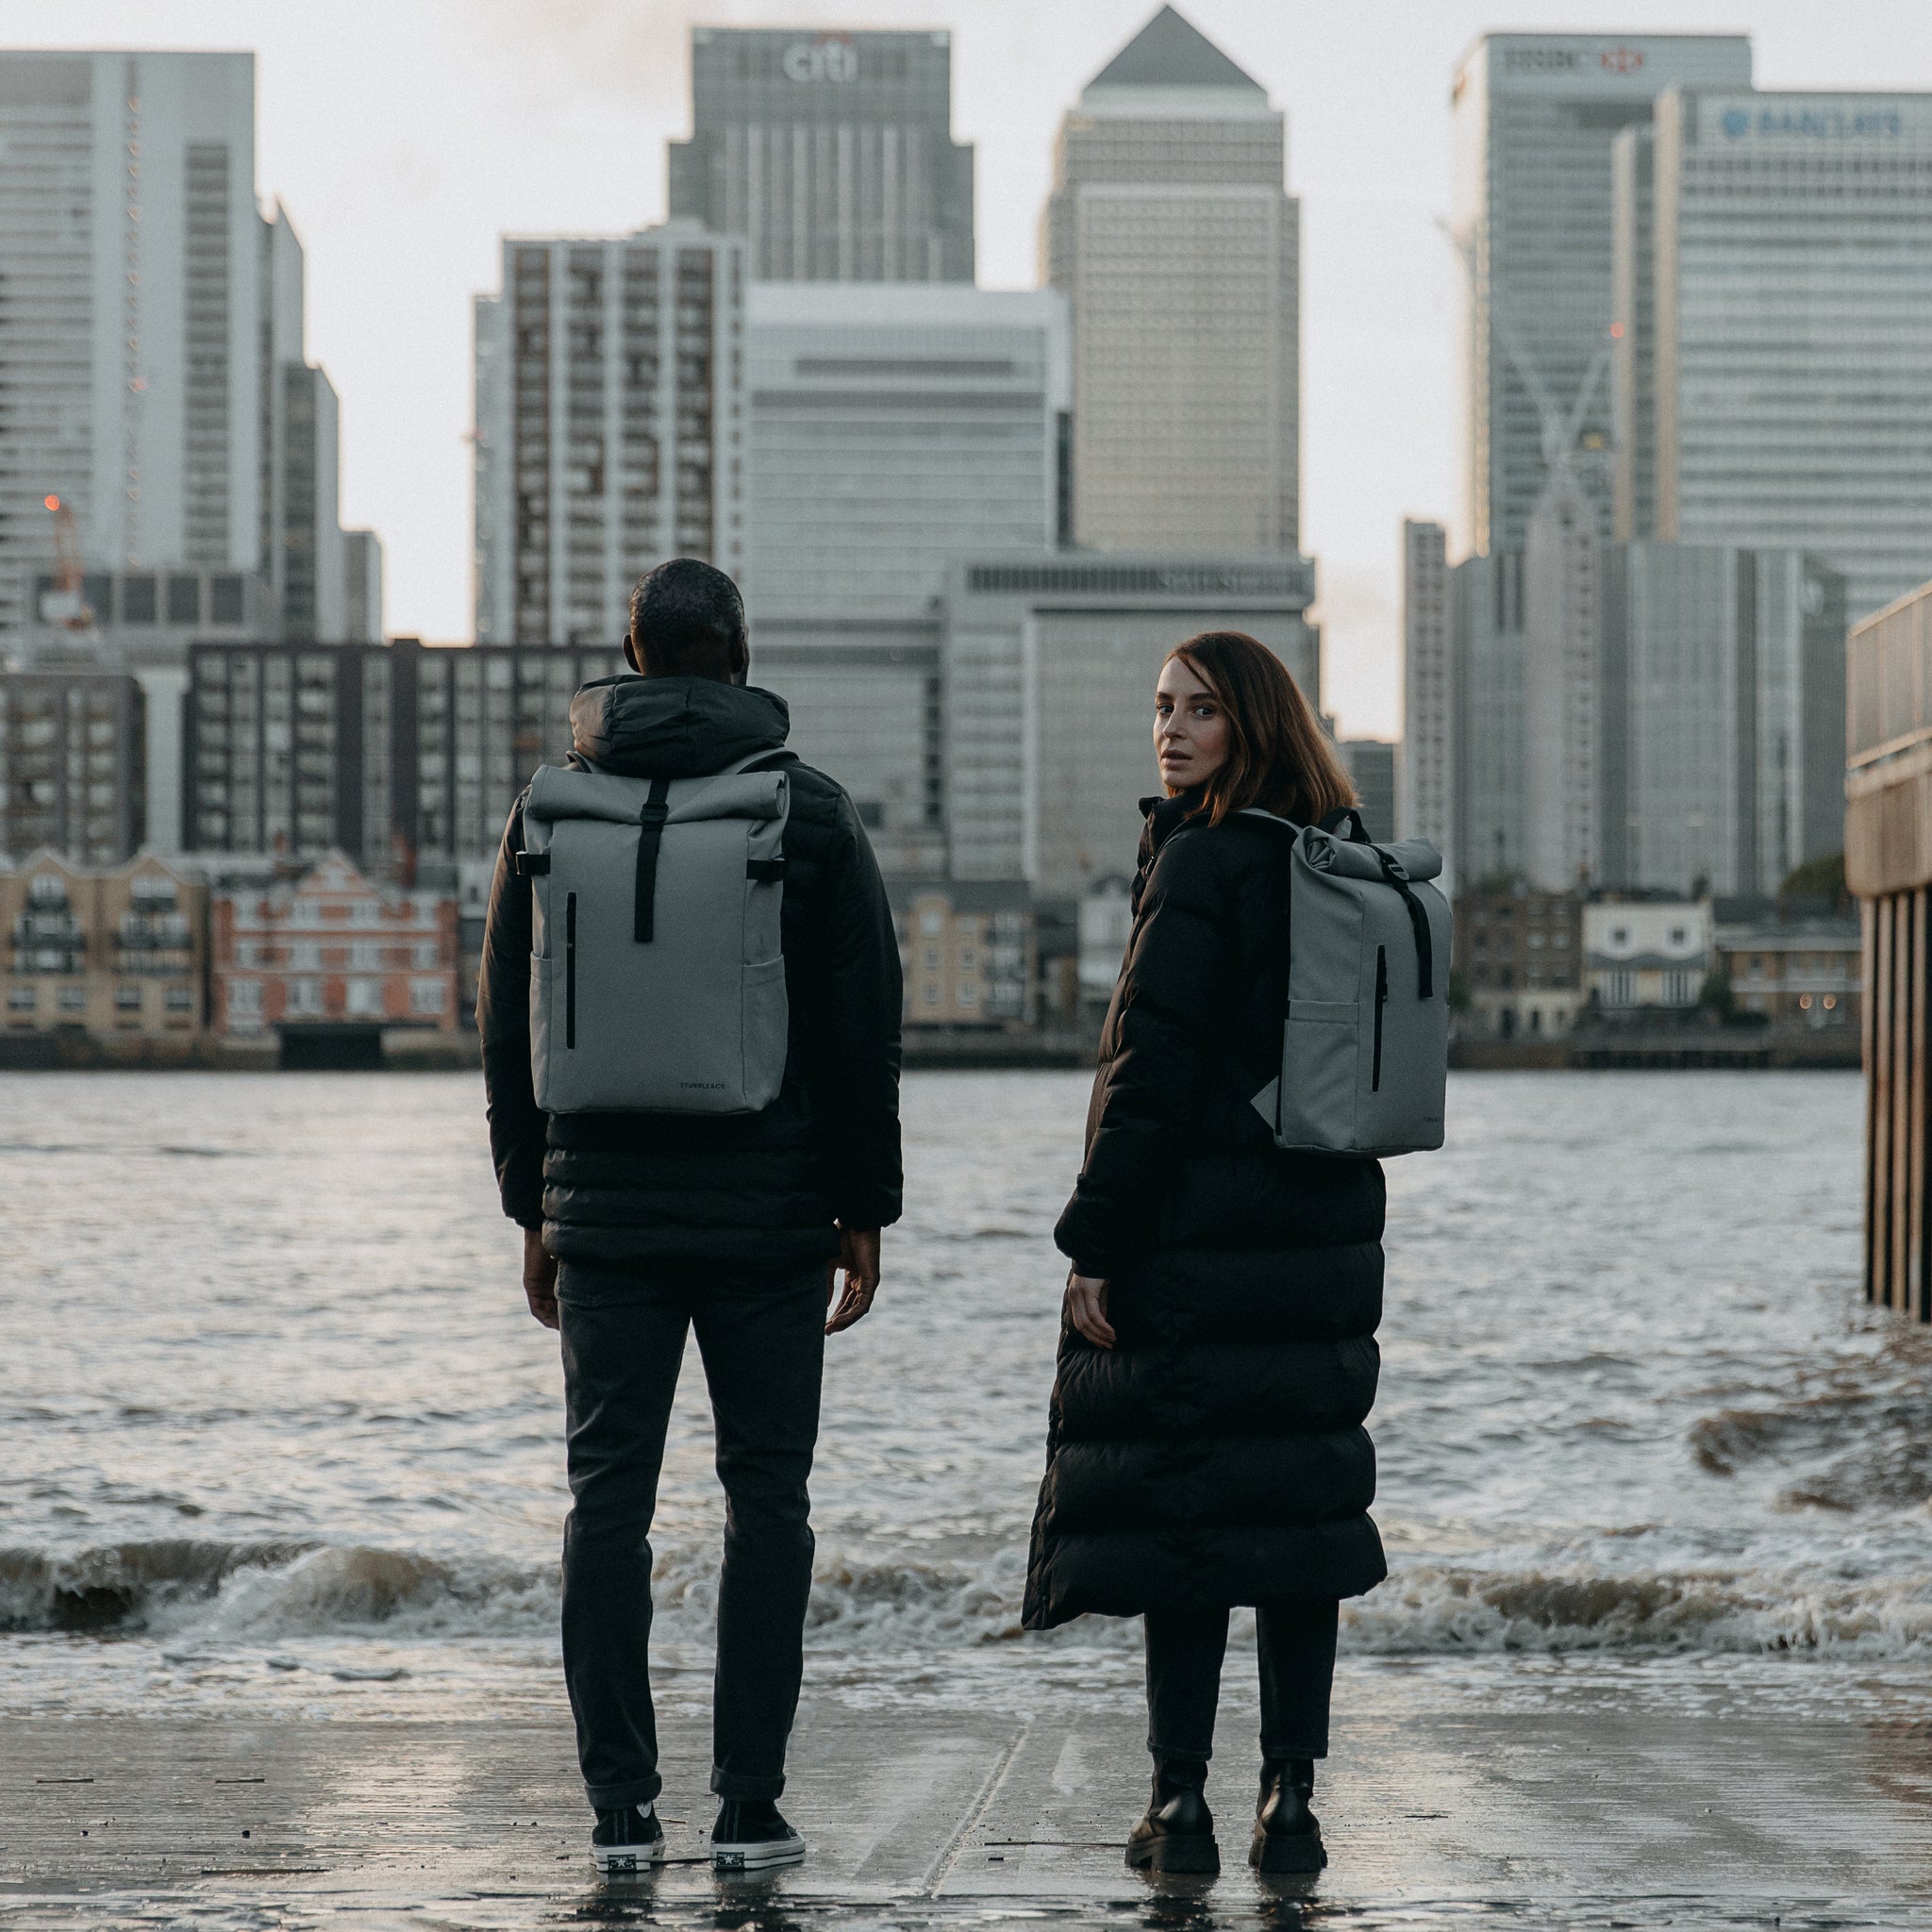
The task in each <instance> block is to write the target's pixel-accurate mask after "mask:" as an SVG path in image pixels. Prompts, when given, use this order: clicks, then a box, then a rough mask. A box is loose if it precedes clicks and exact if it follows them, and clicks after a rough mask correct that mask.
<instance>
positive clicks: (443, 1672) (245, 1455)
mask: <svg viewBox="0 0 1932 1932" xmlns="http://www.w3.org/2000/svg"><path fill="white" fill-rule="evenodd" d="M1085 1095H1086V1081H1085V1078H1084V1076H1080V1075H1074V1074H914V1075H912V1076H909V1077H908V1081H907V1083H906V1093H905V1112H906V1123H907V1157H908V1180H909V1186H908V1200H909V1203H910V1206H909V1208H908V1214H907V1217H906V1220H905V1222H904V1223H903V1224H901V1225H900V1226H899V1227H897V1228H895V1229H893V1230H891V1233H890V1234H889V1235H888V1237H887V1241H886V1280H885V1286H884V1288H883V1289H882V1291H881V1293H880V1297H879V1301H878V1306H877V1309H876V1312H875V1313H874V1315H873V1316H872V1318H871V1319H869V1320H868V1321H866V1322H864V1323H863V1324H860V1325H859V1326H858V1328H857V1329H855V1330H854V1331H852V1332H851V1333H850V1334H849V1335H847V1336H844V1337H842V1338H839V1339H837V1340H835V1341H834V1342H833V1343H832V1345H831V1347H830V1350H829V1362H828V1373H827V1382H826V1392H825V1409H824V1436H823V1441H822V1448H821V1454H820V1457H819V1464H818V1473H817V1475H816V1479H815V1482H814V1499H815V1521H816V1524H817V1528H818V1536H819V1558H818V1582H817V1587H816V1591H815V1594H814V1599H813V1606H812V1613H811V1614H812V1627H811V1632H810V1640H809V1641H810V1645H811V1653H812V1657H811V1666H810V1670H811V1684H812V1686H813V1688H814V1689H815V1690H816V1691H818V1692H819V1693H821V1694H833V1695H836V1696H839V1697H842V1698H846V1699H851V1700H858V1701H862V1702H863V1701H890V1702H893V1703H899V1704H905V1703H911V1704H915V1705H916V1704H921V1703H935V1704H959V1703H986V1702H989V1701H991V1702H995V1703H999V1704H1001V1705H1005V1706H1008V1707H1018V1708H1027V1707H1037V1706H1038V1705H1040V1704H1041V1702H1042V1701H1047V1700H1051V1699H1053V1698H1055V1697H1057V1696H1059V1695H1063V1694H1066V1695H1071V1694H1074V1693H1076V1692H1082V1693H1091V1691H1093V1690H1094V1689H1096V1688H1098V1687H1111V1689H1112V1690H1113V1691H1117V1692H1118V1693H1119V1694H1122V1695H1129V1694H1131V1691H1132V1687H1133V1685H1134V1683H1135V1681H1136V1667H1137V1657H1136V1651H1135V1647H1134V1641H1133V1638H1134V1632H1133V1629H1132V1627H1131V1626H1125V1625H1123V1624H1119V1623H1115V1622H1109V1621H1107V1620H1098V1619H1088V1620H1085V1621H1084V1622H1082V1623H1080V1624H1074V1625H1073V1626H1072V1627H1071V1628H1069V1629H1067V1630H1065V1631H1062V1632H1058V1633H1056V1634H1055V1635H1054V1636H1052V1637H1050V1638H1039V1637H1031V1636H1023V1635H1022V1634H1021V1633H1020V1632H1019V1630H1018V1628H1017V1624H1018V1615H1019V1598H1020V1588H1021V1579H1022V1573H1023V1568H1024V1550H1025V1537H1026V1528H1027V1524H1028V1519H1029V1517H1030V1513H1031V1510H1032V1507H1033V1500H1034V1491H1035V1486H1036V1484H1037V1482H1038V1479H1039V1474H1040V1466H1041V1442H1042V1436H1043V1431H1044V1421H1045V1411H1046V1398H1047V1391H1048V1389H1049V1386H1050V1384H1051V1380H1052V1356H1053V1346H1054V1340H1055V1334H1056V1326H1057V1317H1058V1296H1059V1285H1060V1281H1061V1279H1062V1274H1063V1264H1062V1263H1059V1262H1058V1260H1057V1258H1056V1257H1055V1255H1054V1252H1053V1250H1052V1247H1051V1243H1050V1241H1049V1239H1048V1232H1047V1231H1048V1229H1049V1228H1050V1227H1051V1224H1052V1222H1053V1220H1054V1217H1055V1215H1056V1213H1057V1212H1058V1208H1059V1206H1060V1204H1061V1202H1062V1200H1063V1198H1064V1195H1065V1193H1066V1190H1067V1186H1068V1182H1069V1180H1070V1178H1071V1176H1072V1174H1073V1171H1074V1165H1075V1163H1076V1159H1077V1147H1078V1135H1079V1130H1080V1124H1081V1119H1082V1114H1083V1111H1084V1106H1085ZM1859 1162H1860V1153H1859V1088H1858V1082H1857V1076H1856V1075H1840V1074H1627V1075H1625V1074H1517V1075H1507V1074H1496V1075H1485V1074H1461V1075H1457V1077H1456V1079H1455V1081H1454V1083H1453V1086H1452V1090H1451V1099H1450V1140H1449V1145H1448V1147H1447V1148H1446V1149H1445V1150H1444V1151H1443V1152H1442V1153H1441V1154H1438V1155H1433V1156H1418V1157H1411V1158H1407V1159H1405V1160H1401V1161H1397V1162H1393V1163H1391V1167H1390V1196H1391V1198H1390V1229H1389V1296H1388V1312H1387V1316H1386V1319H1385V1323H1384V1326H1383V1331H1382V1341H1383V1347H1384V1372H1383V1382H1382V1396H1381V1400H1380V1403H1379V1405H1378V1407H1377V1409H1376V1413H1375V1416H1374V1419H1373V1421H1372V1424H1371V1426H1372V1429H1373V1431H1374V1436H1375V1441H1376V1445H1377V1449H1378V1453H1379V1457H1380V1466H1381V1494H1380V1501H1379V1503H1378V1506H1377V1508H1376V1515H1377V1518H1378V1520H1379V1521H1380V1523H1381V1524H1382V1527H1383V1532H1384V1536H1385V1538H1386V1540H1387V1542H1388V1545H1389V1550H1390V1556H1391V1564H1392V1571H1393V1574H1391V1579H1390V1581H1389V1582H1388V1583H1387V1584H1386V1585H1384V1586H1383V1588H1382V1589H1380V1590H1378V1591H1375V1592H1374V1594H1373V1595H1372V1596H1370V1597H1369V1598H1367V1599H1365V1600H1364V1601H1362V1602H1360V1603H1357V1604H1355V1605H1352V1606H1350V1607H1348V1610H1347V1612H1346V1615H1345V1622H1344V1633H1343V1640H1342V1641H1343V1647H1344V1652H1345V1659H1344V1665H1343V1670H1344V1674H1346V1672H1348V1671H1350V1670H1374V1669H1420V1670H1426V1671H1429V1672H1431V1673H1433V1674H1434V1676H1435V1678H1436V1680H1437V1681H1438V1682H1439V1684H1448V1685H1450V1686H1451V1687H1454V1686H1457V1685H1460V1686H1463V1687H1465V1690H1466V1692H1467V1694H1469V1695H1471V1696H1480V1697H1481V1698H1483V1699H1484V1700H1485V1701H1487V1702H1491V1703H1494V1702H1495V1701H1496V1700H1498V1699H1504V1700H1507V1699H1509V1698H1518V1699H1521V1698H1534V1697H1535V1696H1536V1695H1537V1694H1539V1690H1538V1687H1539V1686H1540V1685H1546V1684H1547V1683H1548V1682H1550V1681H1551V1680H1552V1678H1553V1677H1561V1678H1562V1679H1563V1680H1564V1681H1565V1682H1566V1683H1567V1684H1571V1685H1574V1683H1576V1682H1578V1681H1582V1680H1584V1679H1588V1678H1590V1676H1591V1673H1595V1674H1596V1675H1597V1677H1598V1678H1599V1679H1601V1678H1602V1677H1603V1674H1605V1673H1610V1674H1615V1673H1617V1672H1625V1673H1628V1672H1637V1673H1640V1674H1644V1675H1645V1676H1646V1678H1647V1680H1650V1681H1656V1680H1657V1679H1658V1678H1659V1677H1661V1678H1662V1679H1665V1680H1668V1681H1670V1682H1673V1683H1676V1684H1678V1685H1679V1686H1680V1687H1681V1688H1682V1689H1683V1691H1684V1694H1685V1695H1686V1696H1687V1697H1690V1698H1691V1699H1692V1700H1693V1701H1702V1702H1704V1703H1705V1704H1707V1703H1708V1701H1709V1699H1710V1698H1711V1697H1712V1696H1721V1695H1722V1691H1723V1687H1724V1685H1725V1684H1726V1683H1729V1682H1734V1681H1736V1680H1737V1679H1738V1678H1739V1676H1740V1674H1748V1676H1749V1677H1750V1679H1751V1681H1752V1684H1753V1687H1754V1694H1759V1693H1761V1692H1762V1691H1763V1689H1764V1687H1765V1686H1766V1685H1767V1684H1768V1685H1770V1686H1771V1687H1772V1688H1773V1690H1774V1691H1775V1692H1776V1693H1777V1694H1779V1695H1783V1696H1787V1697H1789V1699H1790V1703H1791V1707H1792V1708H1793V1709H1796V1708H1799V1707H1803V1706H1806V1705H1807V1704H1823V1705H1828V1706H1830V1707H1833V1708H1839V1707H1844V1706H1845V1705H1846V1704H1847V1703H1851V1704H1854V1705H1856V1704H1857V1703H1859V1702H1860V1701H1861V1700H1866V1699H1873V1698H1882V1699H1884V1700H1885V1701H1886V1702H1888V1703H1889V1704H1895V1702H1896V1700H1898V1699H1899V1698H1907V1699H1911V1698H1914V1697H1917V1696H1919V1695H1921V1694H1922V1692H1921V1689H1920V1687H1921V1686H1922V1685H1923V1684H1924V1680H1925V1672H1924V1665H1925V1663H1926V1662H1927V1661H1928V1660H1932V1550H1928V1543H1927V1538H1926V1531H1927V1526H1928V1520H1927V1498H1928V1495H1932V1406H1928V1404H1927V1402H1926V1400H1925V1398H1924V1394H1923V1392H1922V1391H1923V1388H1924V1371H1925V1369H1926V1366H1927V1364H1928V1361H1932V1338H1928V1337H1927V1336H1926V1335H1924V1334H1923V1333H1921V1332H1919V1331H1916V1330H1913V1329H1911V1328H1909V1327H1907V1326H1905V1325H1903V1324H1898V1323H1896V1322H1895V1321H1893V1320H1891V1319H1890V1318H1885V1317H1880V1316H1877V1315H1874V1314H1873V1313H1872V1312H1870V1311H1868V1310H1867V1309H1866V1308H1865V1307H1863V1305H1862V1303H1861V1301H1860V1299H1859V1291H1858V1272H1857V1271H1858V1191H1859ZM0 1181H4V1186H0V1255H4V1256H5V1257H6V1259H7V1264H8V1265H7V1277H8V1278H7V1281H6V1286H5V1293H4V1296H0V1632H4V1633H6V1634H5V1635H4V1636H0V1711H4V1712H7V1713H10V1714H16V1715H18V1714H26V1713H34V1714H61V1713H72V1714H86V1713H129V1712H153V1713H173V1714H181V1713H207V1714H210V1715H214V1714H225V1715H240V1714H242V1713H244V1712H245V1713H249V1714H264V1715H265V1714H273V1713H275V1712H277V1711H287V1712H291V1713H292V1712H306V1713H311V1714H331V1715H338V1716H344V1717H353V1716H378V1715H381V1716H436V1717H450V1716H479V1715H490V1714H492V1713H502V1714H509V1713H519V1714H526V1713H534V1712H537V1711H540V1710H541V1711H543V1712H555V1711H557V1710H558V1708H559V1707H560V1684H559V1677H558V1651H557V1641H556V1612H557V1577H556V1549H557V1544H558V1532H559V1527H560V1524H561V1521H562V1517H563V1513H564V1509H565V1507H566V1501H567V1499H566V1492H565V1490H564V1487H563V1482H562V1457H561V1447H560V1408H561V1390H560V1374H559V1371H558V1355H557V1342H556V1338H555V1336H554V1335H552V1334H550V1333H549V1332H547V1331H545V1330H542V1329H541V1328H539V1327H538V1326H537V1325H536V1324H534V1323H533V1322H532V1321H531V1320H530V1319H529V1316H528V1314H527V1312H526V1311H525V1307H524V1303H523V1295H522V1292H521V1289H520V1286H519V1282H518V1253H519V1250H518V1243H517V1240H516V1237H515V1230H514V1229H512V1228H511V1227H509V1225H508V1224H507V1223H505V1222H504V1221H503V1220H502V1219H501V1218H500V1216H499V1214H498V1212H497V1208H496V1201H495V1195H494V1191H493V1188H492V1186H491V1177H490V1172H489V1162H488V1157H487V1151H486V1146H485V1141H484V1135H483V1125H482V1108H481V1092H480V1089H479V1087H478V1084H477V1082H476V1081H475V1079H474V1078H473V1077H470V1076H463V1075H448V1076H441V1075H360V1076H358V1075H342V1076H335V1075H288V1076H267V1075H224V1074H183V1075H161V1074H146V1075H129V1076H119V1075H110V1074H81V1075H72V1076H70V1075H57V1074H42V1075H32V1074H28V1075H9V1076H0ZM721 1513H722V1512H721V1507H720V1502H719V1498H718V1495H717V1492H716V1487H715V1483H714V1480H713V1478H712V1474H711V1470H710V1441H709V1424H708V1415H707V1411H706V1408H705V1404H704V1397H703V1385H702V1378H701V1375H700V1374H699V1372H698V1366H697V1361H696V1357H695V1354H694V1353H693V1355H692V1356H691V1359H690V1361H689V1362H688V1363H687V1372H686V1376H685V1380H684V1383H683V1385H682V1387H681V1391H680V1397H679V1403H678V1408H677V1412H676V1416H675V1420H674V1424H673V1431H672V1442H671V1447H670V1451H669V1454H668V1457H667V1459H666V1463H665V1476H664V1491H663V1499H662V1504H661V1507H660V1509H659V1512H658V1524H657V1531H656V1535H655V1538H654V1541H655V1546H656V1549H657V1575H658V1595H659V1603H660V1620H659V1625H658V1630H659V1636H660V1638H661V1640H662V1641H661V1643H660V1647H659V1661H660V1664H661V1667H662V1668H661V1673H660V1679H661V1682H662V1684H663V1686H664V1688H665V1691H666V1694H667V1696H668V1698H669V1699H670V1700H671V1701H672V1702H673V1703H677V1702H679V1701H680V1700H683V1701H689V1702H693V1703H694V1702H697V1701H701V1700H703V1699H704V1698H706V1697H708V1641H707V1640H708V1627H709V1621H710V1615H711V1610H712V1605H713V1597H712V1590H711V1573H712V1568H713V1565H714V1562H715V1552H716V1547H717V1540H718V1534H719V1527H720V1520H721Z"/></svg>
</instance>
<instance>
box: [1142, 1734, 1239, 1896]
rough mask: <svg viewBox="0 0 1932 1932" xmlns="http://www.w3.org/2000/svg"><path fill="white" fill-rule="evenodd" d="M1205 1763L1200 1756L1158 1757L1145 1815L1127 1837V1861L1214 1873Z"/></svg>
mask: <svg viewBox="0 0 1932 1932" xmlns="http://www.w3.org/2000/svg"><path fill="white" fill-rule="evenodd" d="M1207 1783H1208V1767H1207V1765H1206V1764H1204V1763H1202V1762H1201V1761H1200V1760H1199V1759H1197V1758H1194V1759H1191V1758H1186V1757H1157V1758H1156V1759H1155V1760H1154V1796H1153V1798H1152V1800H1151V1801H1150V1802H1149V1804H1148V1807H1147V1811H1146V1815H1145V1816H1144V1817H1143V1818H1142V1819H1141V1822H1140V1824H1137V1825H1135V1827H1134V1828H1133V1830H1132V1832H1131V1833H1129V1834H1128V1837H1127V1863H1128V1864H1129V1865H1130V1866H1136V1867H1139V1866H1145V1867H1146V1868H1148V1869H1149V1870H1150V1871H1154V1872H1219V1871H1220V1870H1221V1847H1220V1846H1219V1845H1217V1844H1216V1843H1215V1842H1214V1814H1213V1813H1212V1812H1211V1811H1209V1810H1208V1800H1207V1797H1206V1795H1205V1790H1206V1786H1207Z"/></svg>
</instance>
